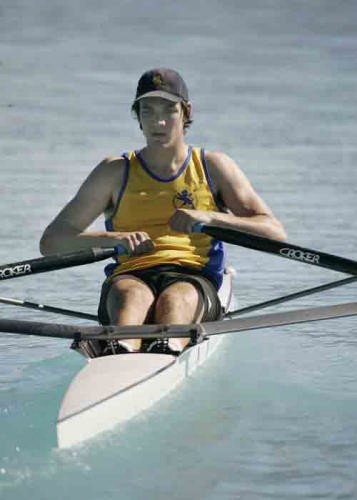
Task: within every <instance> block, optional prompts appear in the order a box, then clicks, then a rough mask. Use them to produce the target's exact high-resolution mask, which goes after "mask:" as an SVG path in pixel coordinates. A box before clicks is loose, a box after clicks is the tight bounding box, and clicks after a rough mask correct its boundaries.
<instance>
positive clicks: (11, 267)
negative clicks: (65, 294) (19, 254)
mask: <svg viewBox="0 0 357 500" xmlns="http://www.w3.org/2000/svg"><path fill="white" fill-rule="evenodd" d="M122 253H126V249H125V247H123V246H121V245H117V246H116V247H114V248H90V249H88V250H79V251H78V252H71V253H58V254H54V255H49V256H48V257H40V258H38V259H30V260H22V261H20V262H14V263H12V264H4V265H2V266H0V280H7V279H11V278H17V277H19V276H26V275H28V274H37V273H45V272H48V271H55V270H57V269H64V268H66V267H73V266H82V265H84V264H90V263H92V262H98V261H100V260H105V259H109V258H110V257H114V256H115V255H118V254H122Z"/></svg>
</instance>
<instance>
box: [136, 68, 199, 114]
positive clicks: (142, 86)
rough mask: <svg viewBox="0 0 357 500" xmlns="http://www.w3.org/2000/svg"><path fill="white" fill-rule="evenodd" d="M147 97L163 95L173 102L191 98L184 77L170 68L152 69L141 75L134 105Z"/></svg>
mask: <svg viewBox="0 0 357 500" xmlns="http://www.w3.org/2000/svg"><path fill="white" fill-rule="evenodd" d="M145 97H162V98H163V99H167V100H168V101H172V102H181V101H188V100H189V98H188V90H187V86H186V83H185V82H184V80H183V78H182V77H181V75H179V74H178V73H177V71H174V70H173V69H169V68H155V69H150V70H149V71H145V73H144V74H143V75H142V76H141V77H140V80H139V82H138V87H137V89H136V96H135V101H134V103H133V105H134V104H135V103H136V102H137V101H139V100H140V99H143V98H145Z"/></svg>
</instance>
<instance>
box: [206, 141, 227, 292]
mask: <svg viewBox="0 0 357 500" xmlns="http://www.w3.org/2000/svg"><path fill="white" fill-rule="evenodd" d="M201 162H202V165H203V170H204V173H205V176H206V181H207V184H208V187H209V189H210V191H211V194H212V196H213V199H214V201H215V203H216V205H217V208H218V209H219V210H221V211H222V208H223V207H222V202H221V201H220V199H219V197H218V196H217V194H216V193H215V192H214V186H213V182H212V179H211V176H210V174H209V170H208V166H207V161H206V156H205V150H204V148H202V149H201ZM225 262H226V248H225V246H224V244H223V242H222V241H220V240H217V239H214V238H212V241H211V248H210V251H209V252H208V262H207V264H206V265H205V266H204V267H203V269H202V274H206V275H208V276H209V277H210V278H211V279H213V280H214V282H215V283H216V285H217V288H218V289H219V288H220V287H221V285H222V282H223V274H224V269H225Z"/></svg>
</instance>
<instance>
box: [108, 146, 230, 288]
mask: <svg viewBox="0 0 357 500" xmlns="http://www.w3.org/2000/svg"><path fill="white" fill-rule="evenodd" d="M123 156H124V158H125V161H126V172H125V176H124V182H123V187H122V189H121V190H120V192H119V193H118V198H117V203H116V206H115V209H114V211H113V212H112V213H110V214H106V221H105V225H106V228H107V230H108V231H145V232H146V233H148V235H149V236H150V238H151V239H152V240H153V242H154V245H155V249H154V250H153V251H152V252H150V253H148V254H145V255H139V256H120V257H118V259H117V263H116V264H112V265H110V266H107V268H106V273H107V276H108V277H113V276H117V275H119V274H122V273H130V271H136V270H138V269H146V268H149V267H153V266H157V265H161V264H174V265H179V266H185V267H189V268H192V269H195V270H198V271H200V272H201V273H202V274H203V275H206V276H207V277H209V278H210V279H211V280H212V281H213V282H214V283H215V284H216V286H217V288H219V287H220V285H221V283H222V277H223V271H224V261H225V251H224V247H223V244H222V242H220V241H218V240H215V239H213V238H211V237H210V236H207V235H204V234H202V233H194V234H184V233H178V232H175V231H173V230H171V229H170V228H169V226H168V220H169V219H170V217H171V216H172V215H173V214H174V212H175V210H176V209H177V208H185V209H197V210H215V211H218V210H219V207H218V205H217V203H216V201H215V198H214V195H213V193H212V189H211V188H212V184H211V180H210V177H209V174H208V170H207V165H206V161H205V154H204V150H203V149H201V148H192V147H189V151H188V156H187V158H186V160H185V162H184V163H183V165H182V166H181V168H180V169H179V171H178V172H177V173H176V174H175V175H174V176H172V177H170V178H164V179H163V178H160V177H158V176H157V175H155V174H154V173H153V172H151V171H150V169H149V167H148V166H147V165H146V163H145V161H144V160H143V158H142V157H141V156H140V153H139V152H135V151H131V152H130V153H128V154H124V155H123Z"/></svg>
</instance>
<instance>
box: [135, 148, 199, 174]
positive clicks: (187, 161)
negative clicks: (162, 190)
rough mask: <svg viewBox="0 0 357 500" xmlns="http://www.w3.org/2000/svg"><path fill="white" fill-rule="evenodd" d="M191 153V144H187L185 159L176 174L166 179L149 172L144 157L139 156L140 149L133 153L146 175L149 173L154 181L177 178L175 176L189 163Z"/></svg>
mask: <svg viewBox="0 0 357 500" xmlns="http://www.w3.org/2000/svg"><path fill="white" fill-rule="evenodd" d="M191 154H192V146H189V147H188V153H187V156H186V160H185V161H184V162H183V164H182V165H181V167H180V168H179V170H178V171H177V172H176V174H174V175H172V176H171V177H168V178H166V179H163V178H162V177H159V176H158V175H156V174H154V172H151V170H150V168H149V166H148V164H147V163H146V161H145V160H144V158H143V157H142V156H141V154H140V151H135V155H136V157H137V159H138V160H139V163H140V165H141V166H142V167H143V169H144V170H145V172H146V173H147V174H148V175H150V177H152V178H153V179H155V180H156V181H160V182H171V181H173V180H175V179H177V177H179V176H180V175H181V174H182V172H183V171H184V170H185V169H186V167H187V165H188V164H189V163H190V160H191Z"/></svg>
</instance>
